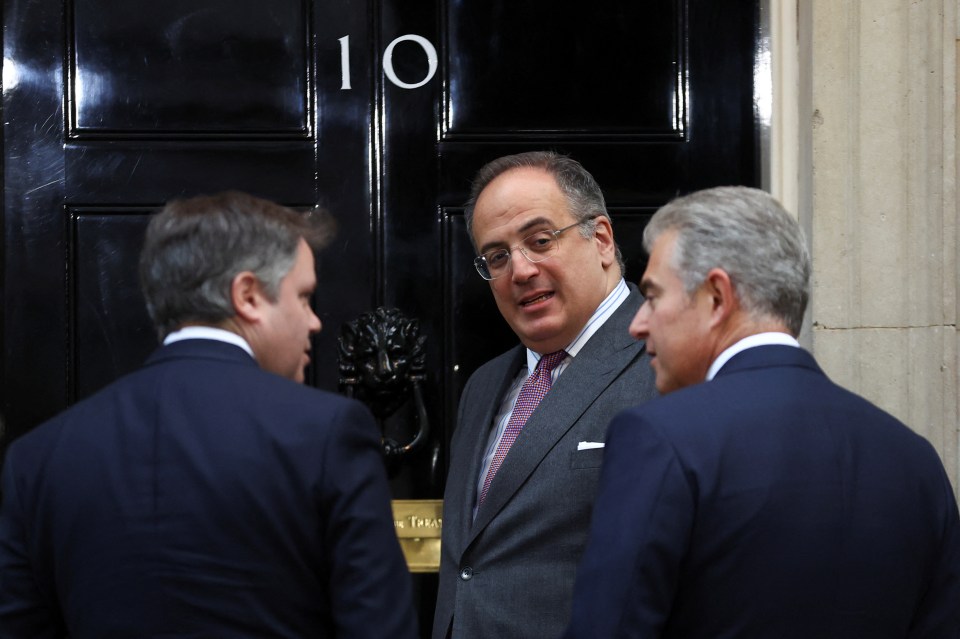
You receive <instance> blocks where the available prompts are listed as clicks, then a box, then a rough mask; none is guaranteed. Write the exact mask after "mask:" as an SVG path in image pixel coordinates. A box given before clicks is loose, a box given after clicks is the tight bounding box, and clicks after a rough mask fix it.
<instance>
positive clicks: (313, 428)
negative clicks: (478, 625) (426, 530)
mask: <svg viewBox="0 0 960 639" xmlns="http://www.w3.org/2000/svg"><path fill="white" fill-rule="evenodd" d="M389 499H390V495H389V492H388V486H387V480H386V474H385V471H384V468H383V463H382V459H381V455H380V452H379V433H378V430H377V427H376V424H375V422H374V421H373V418H372V416H371V415H370V414H369V412H368V411H367V410H366V408H364V407H363V406H362V405H361V404H359V403H357V402H355V401H353V400H348V399H346V398H342V397H339V396H337V395H333V394H330V393H325V392H321V391H318V390H315V389H312V388H309V387H306V386H303V385H301V384H296V383H294V382H291V381H289V380H286V379H283V378H281V377H279V376H276V375H273V374H271V373H268V372H265V371H263V370H261V369H260V368H259V367H258V366H257V364H256V363H255V361H254V360H253V358H251V357H250V356H249V355H248V354H247V353H245V352H244V351H243V350H242V349H241V348H239V347H237V346H234V345H231V344H226V343H223V342H219V341H213V340H204V339H190V340H185V341H180V342H176V343H173V344H170V345H168V346H163V347H161V348H160V349H159V350H158V351H156V352H155V353H154V354H153V355H152V356H151V357H150V359H149V360H148V361H147V363H146V365H145V366H144V367H142V368H141V369H140V370H138V371H136V372H134V373H132V374H130V375H127V376H126V377H124V378H121V379H120V380H118V381H117V382H115V383H113V384H112V385H110V386H108V387H107V388H106V389H104V390H103V391H101V392H99V393H98V394H96V395H94V396H93V397H91V398H89V399H87V400H85V401H82V402H80V403H78V404H77V405H75V406H74V407H72V408H70V409H68V410H67V411H66V412H64V413H62V414H61V415H59V416H57V417H55V418H54V419H52V420H51V421H49V422H47V423H45V424H43V425H41V426H39V427H38V428H36V429H35V430H34V431H32V432H30V433H28V434H27V435H25V436H24V437H22V438H20V439H19V440H17V441H15V442H14V443H13V444H12V445H11V447H10V448H9V452H8V455H7V458H6V460H5V464H4V468H3V504H2V510H0V636H2V637H4V638H9V637H31V638H35V637H63V636H69V637H71V639H85V638H96V639H109V638H118V639H119V638H124V639H129V638H131V637H198V638H199V637H298V638H299V637H323V638H326V637H351V638H352V637H368V638H370V639H384V638H385V637H391V638H399V637H403V638H412V637H415V636H417V633H416V621H415V619H414V615H413V608H412V603H411V593H410V588H411V584H410V575H409V573H408V571H407V568H406V565H405V563H404V560H403V557H402V555H401V552H400V549H399V545H398V542H397V539H396V535H395V532H394V528H393V522H392V516H391V513H390V505H389Z"/></svg>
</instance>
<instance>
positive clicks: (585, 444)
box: [577, 442, 603, 450]
mask: <svg viewBox="0 0 960 639" xmlns="http://www.w3.org/2000/svg"><path fill="white" fill-rule="evenodd" d="M591 448H603V442H580V443H579V444H577V450H590V449H591Z"/></svg>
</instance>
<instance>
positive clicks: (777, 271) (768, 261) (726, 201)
mask: <svg viewBox="0 0 960 639" xmlns="http://www.w3.org/2000/svg"><path fill="white" fill-rule="evenodd" d="M668 231H676V232H677V239H676V243H675V245H674V253H673V256H672V263H671V266H672V267H673V268H674V269H676V271H677V273H678V274H679V276H680V278H681V280H682V281H683V284H684V288H685V289H686V291H687V293H691V294H692V293H693V292H694V291H695V290H696V289H697V288H698V287H699V286H700V285H701V284H702V283H703V282H704V281H705V280H706V277H707V273H708V272H709V271H710V270H711V269H713V268H720V269H723V270H724V271H726V273H727V274H728V275H729V276H730V279H731V281H732V283H733V286H734V289H735V290H736V293H737V295H738V297H739V299H740V302H741V304H742V305H743V306H744V308H745V309H746V310H747V312H749V313H750V314H751V315H753V316H755V317H757V318H760V317H769V318H775V319H777V320H780V321H782V322H783V323H784V324H785V325H786V326H787V328H788V329H789V330H790V332H791V333H792V334H793V335H794V336H797V335H799V334H800V328H801V326H802V325H803V314H804V311H805V310H806V308H807V301H808V299H809V285H810V254H809V251H808V249H807V244H806V240H805V238H804V236H803V232H802V230H801V229H800V226H799V224H797V222H796V220H794V219H793V218H792V217H791V216H790V214H789V213H787V212H786V211H785V210H784V209H783V207H782V206H781V205H780V203H779V202H777V201H776V200H775V199H774V198H773V197H772V196H771V195H770V194H769V193H767V192H765V191H761V190H760V189H754V188H750V187H745V186H724V187H717V188H712V189H705V190H702V191H697V192H694V193H691V194H689V195H686V196H683V197H680V198H677V199H675V200H673V201H672V202H670V203H668V204H667V205H665V206H664V207H662V208H661V209H660V210H659V211H657V213H656V214H655V215H654V216H653V218H652V219H651V220H650V223H649V224H648V225H647V227H646V228H645V229H644V233H643V245H644V248H646V250H647V253H648V254H649V253H650V251H651V250H652V248H653V244H654V243H655V242H656V240H657V238H658V237H660V236H661V235H662V234H663V233H665V232H668Z"/></svg>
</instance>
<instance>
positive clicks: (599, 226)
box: [593, 215, 617, 268]
mask: <svg viewBox="0 0 960 639" xmlns="http://www.w3.org/2000/svg"><path fill="white" fill-rule="evenodd" d="M594 221H595V222H596V227H595V228H594V234H593V235H594V238H595V239H596V242H597V247H598V249H599V250H600V262H601V264H603V266H604V268H606V267H608V266H610V265H611V264H614V263H615V262H616V261H617V245H616V244H615V243H614V241H613V227H612V226H611V225H610V220H609V219H607V217H606V216H603V215H601V216H600V217H598V218H596V219H595V220H594Z"/></svg>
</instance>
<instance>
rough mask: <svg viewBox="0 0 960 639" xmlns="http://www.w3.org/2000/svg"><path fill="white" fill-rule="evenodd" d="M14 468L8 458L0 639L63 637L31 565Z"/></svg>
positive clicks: (0, 512) (0, 543)
mask: <svg viewBox="0 0 960 639" xmlns="http://www.w3.org/2000/svg"><path fill="white" fill-rule="evenodd" d="M13 452H14V449H11V450H10V453H13ZM14 465H15V461H14V459H13V455H12V454H9V455H8V456H7V461H6V463H5V464H4V469H3V484H2V485H3V488H2V490H3V492H2V493H0V495H2V497H0V499H2V506H0V637H11V638H13V637H24V638H26V637H31V638H34V637H62V636H65V633H64V631H63V627H62V623H61V622H60V615H59V613H58V611H57V610H56V603H55V602H54V601H51V600H50V598H49V597H45V596H44V593H43V592H42V590H41V588H40V586H39V584H38V575H37V573H36V567H34V566H32V565H31V561H30V550H29V542H28V539H27V521H26V519H27V515H26V513H25V512H24V509H23V504H22V502H21V495H20V492H19V489H18V486H17V482H16V481H15V474H14Z"/></svg>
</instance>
